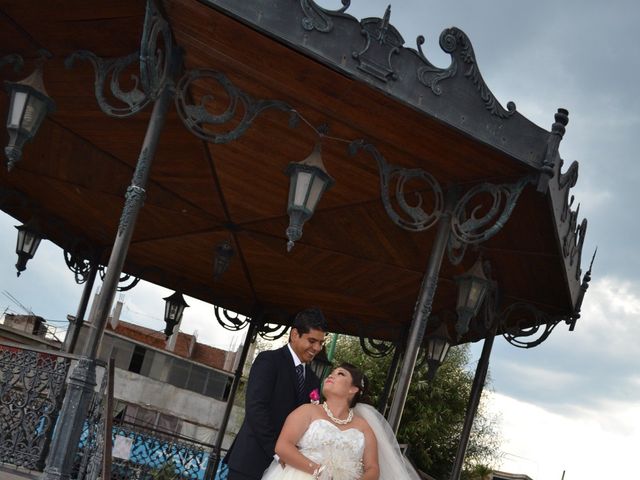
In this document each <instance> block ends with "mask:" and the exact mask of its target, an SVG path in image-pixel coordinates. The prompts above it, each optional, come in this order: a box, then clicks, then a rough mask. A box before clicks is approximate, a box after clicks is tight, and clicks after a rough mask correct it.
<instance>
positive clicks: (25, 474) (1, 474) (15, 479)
mask: <svg viewBox="0 0 640 480" xmlns="http://www.w3.org/2000/svg"><path fill="white" fill-rule="evenodd" d="M41 475H42V472H34V471H32V470H18V469H16V468H13V467H10V466H7V465H0V480H27V479H32V480H38V479H39V478H40V476H41Z"/></svg>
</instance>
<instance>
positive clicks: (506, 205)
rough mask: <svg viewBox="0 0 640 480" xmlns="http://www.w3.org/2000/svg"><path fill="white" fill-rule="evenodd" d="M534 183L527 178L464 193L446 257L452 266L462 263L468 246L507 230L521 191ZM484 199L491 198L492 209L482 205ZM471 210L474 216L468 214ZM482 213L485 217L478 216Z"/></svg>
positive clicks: (455, 210) (486, 185) (452, 220)
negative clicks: (505, 228) (504, 228)
mask: <svg viewBox="0 0 640 480" xmlns="http://www.w3.org/2000/svg"><path fill="white" fill-rule="evenodd" d="M532 180H533V178H532V177H524V178H522V179H520V180H519V181H517V182H515V183H512V184H501V185H495V184H492V183H481V184H480V185H476V186H475V187H473V188H472V189H470V190H469V191H468V192H467V193H465V195H464V196H463V197H462V198H461V199H460V200H459V201H458V203H457V204H456V206H455V208H454V210H453V214H452V216H451V237H450V238H449V245H448V250H447V253H448V255H449V260H450V261H451V263H452V264H454V265H457V264H459V263H460V261H461V260H462V258H463V257H464V253H465V250H466V246H467V245H474V244H478V243H482V242H485V241H487V240H489V239H490V238H491V237H493V236H494V235H495V234H496V233H498V232H499V231H500V230H501V229H502V227H504V225H505V224H506V222H507V220H509V217H510V216H511V213H512V212H513V209H514V208H515V206H516V202H517V201H518V198H519V197H520V194H521V193H522V190H524V187H525V186H526V185H527V184H528V183H531V182H532ZM483 198H491V202H490V205H487V204H486V202H483V201H482V199H483ZM474 202H475V203H474ZM469 208H471V212H468V209H469ZM483 210H484V214H482V215H481V216H478V214H479V213H480V212H482V211H483Z"/></svg>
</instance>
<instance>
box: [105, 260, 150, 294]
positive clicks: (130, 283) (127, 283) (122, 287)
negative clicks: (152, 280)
mask: <svg viewBox="0 0 640 480" xmlns="http://www.w3.org/2000/svg"><path fill="white" fill-rule="evenodd" d="M106 270H107V267H105V266H104V265H100V266H99V267H98V274H99V275H100V279H101V280H104V277H105V275H106ZM140 280H141V278H140V277H136V276H135V275H130V274H128V273H122V275H120V279H119V280H118V288H117V290H118V292H127V291H129V290H131V289H132V288H134V287H135V286H136V285H138V283H139V282H140Z"/></svg>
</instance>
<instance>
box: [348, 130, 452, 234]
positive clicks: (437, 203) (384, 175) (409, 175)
mask: <svg viewBox="0 0 640 480" xmlns="http://www.w3.org/2000/svg"><path fill="white" fill-rule="evenodd" d="M359 150H364V151H366V152H367V153H369V154H370V155H371V156H372V157H373V158H374V160H375V161H376V163H377V165H378V171H379V173H380V197H381V199H382V204H383V205H384V208H385V210H386V211H387V215H389V217H390V218H391V220H392V221H393V223H395V224H396V225H398V226H399V227H400V228H403V229H405V230H409V231H413V232H421V231H423V230H427V229H429V228H431V227H432V226H433V225H435V224H436V223H437V221H438V219H439V218H440V215H441V213H442V210H443V207H444V199H443V198H444V197H443V193H442V188H441V187H440V184H439V183H438V181H437V180H436V179H435V178H434V177H433V176H432V175H431V174H430V173H428V172H426V171H424V170H422V169H420V168H403V167H399V166H397V165H392V164H389V163H388V162H387V161H386V159H385V158H384V156H383V155H382V154H381V153H380V152H379V151H378V149H376V148H375V147H374V146H373V145H371V144H369V143H366V142H365V141H364V140H356V141H353V142H351V143H350V144H349V153H350V154H351V155H355V154H356V152H358V151H359ZM411 180H415V181H419V182H422V183H423V184H424V186H423V187H422V188H420V189H415V190H414V191H413V192H411V193H413V195H414V197H415V203H414V204H410V202H408V201H407V194H408V192H406V191H405V190H406V187H407V183H408V182H409V181H411ZM393 186H395V188H393V190H394V193H393V194H392V193H391V192H390V190H391V188H392V187H393ZM424 191H430V192H431V197H432V198H431V201H430V202H429V205H431V208H430V210H429V211H425V210H424V209H423V208H422V207H423V205H424V204H425V202H424V200H423V196H422V195H423V193H422V192H424ZM392 196H393V197H394V198H395V200H396V203H397V207H396V206H395V205H394V203H392V201H391V197H392ZM398 207H399V211H398V210H397V209H398Z"/></svg>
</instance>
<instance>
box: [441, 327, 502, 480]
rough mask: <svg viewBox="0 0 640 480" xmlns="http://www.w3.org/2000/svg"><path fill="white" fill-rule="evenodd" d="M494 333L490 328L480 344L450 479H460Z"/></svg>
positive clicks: (487, 367) (487, 366) (487, 369)
mask: <svg viewBox="0 0 640 480" xmlns="http://www.w3.org/2000/svg"><path fill="white" fill-rule="evenodd" d="M495 335H496V330H495V328H492V329H491V330H490V331H489V333H488V334H487V337H486V338H485V340H484V344H483V346H482V354H481V355H480V360H478V366H477V367H476V374H475V376H474V377H473V385H472V386H471V394H470V395H469V403H468V404H467V413H465V416H464V424H463V426H462V433H461V435H460V443H459V444H458V450H457V452H456V457H455V460H454V461H453V468H452V470H451V480H459V479H460V473H461V472H462V462H463V461H464V455H465V453H466V451H467V445H468V444H469V435H470V434H471V427H472V426H473V420H474V418H475V417H476V412H477V411H478V405H479V404H480V396H481V395H482V390H483V388H484V382H485V380H486V378H487V372H488V371H489V357H490V356H491V349H492V348H493V340H494V339H495Z"/></svg>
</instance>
